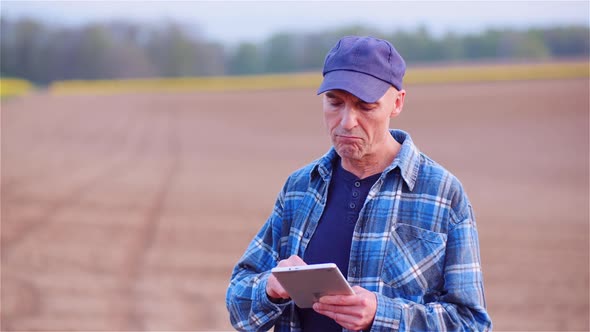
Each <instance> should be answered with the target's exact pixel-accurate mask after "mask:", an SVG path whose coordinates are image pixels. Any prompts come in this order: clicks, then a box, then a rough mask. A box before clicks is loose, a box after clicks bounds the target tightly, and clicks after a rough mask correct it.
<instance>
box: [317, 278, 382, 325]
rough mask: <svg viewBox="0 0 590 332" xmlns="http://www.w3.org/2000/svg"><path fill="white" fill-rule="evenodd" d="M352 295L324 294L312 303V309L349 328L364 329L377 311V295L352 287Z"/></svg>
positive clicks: (370, 322)
mask: <svg viewBox="0 0 590 332" xmlns="http://www.w3.org/2000/svg"><path fill="white" fill-rule="evenodd" d="M352 289H353V290H354V292H355V293H356V294H354V295H326V296H322V297H321V298H320V301H319V302H316V303H314V305H313V309H314V310H315V311H316V312H318V313H320V314H322V315H325V316H328V317H330V318H332V319H333V320H335V321H336V323H338V324H340V325H342V327H344V328H347V329H349V330H355V331H356V330H364V329H366V328H368V327H369V326H371V324H372V323H373V319H374V318H375V312H376V311H377V297H376V296H375V294H373V293H372V292H370V291H368V290H366V289H364V288H362V287H359V286H354V287H352Z"/></svg>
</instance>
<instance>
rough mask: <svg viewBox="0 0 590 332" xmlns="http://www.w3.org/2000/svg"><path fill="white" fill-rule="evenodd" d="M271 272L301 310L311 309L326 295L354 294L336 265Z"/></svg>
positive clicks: (287, 267)
mask: <svg viewBox="0 0 590 332" xmlns="http://www.w3.org/2000/svg"><path fill="white" fill-rule="evenodd" d="M271 272H272V274H273V275H274V276H275V277H276V278H277V280H278V281H279V283H280V284H281V286H283V288H285V290H286V291H287V292H288V293H289V295H290V296H291V298H292V299H293V301H295V304H296V305H297V306H298V307H300V308H311V307H312V305H313V303H314V302H317V301H318V300H319V298H320V297H322V296H324V295H352V294H354V291H353V290H352V288H351V287H350V285H349V284H348V282H347V281H346V279H345V278H344V276H343V275H342V273H340V270H339V269H338V266H336V264H334V263H326V264H311V265H301V266H286V267H275V268H274V269H272V270H271Z"/></svg>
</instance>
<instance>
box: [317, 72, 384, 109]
mask: <svg viewBox="0 0 590 332" xmlns="http://www.w3.org/2000/svg"><path fill="white" fill-rule="evenodd" d="M391 86H392V85H391V84H389V83H387V82H385V81H382V80H380V79H378V78H376V77H374V76H371V75H367V74H363V73H359V72H356V71H350V70H335V71H331V72H328V73H326V74H325V75H324V81H323V82H322V85H320V88H319V89H318V92H317V93H318V95H319V94H321V93H324V92H326V91H329V90H344V91H347V92H349V93H352V94H353V95H355V96H356V97H357V98H359V99H361V100H362V101H364V102H367V103H374V102H376V101H377V100H379V99H380V98H381V97H383V95H384V94H385V92H387V90H388V89H389V88H390V87H391Z"/></svg>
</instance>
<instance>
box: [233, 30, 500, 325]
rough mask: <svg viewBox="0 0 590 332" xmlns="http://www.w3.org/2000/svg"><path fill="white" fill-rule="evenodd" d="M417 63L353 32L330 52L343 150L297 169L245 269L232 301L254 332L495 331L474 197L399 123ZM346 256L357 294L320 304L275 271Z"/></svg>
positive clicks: (330, 125)
mask: <svg viewBox="0 0 590 332" xmlns="http://www.w3.org/2000/svg"><path fill="white" fill-rule="evenodd" d="M404 73H405V62H404V60H403V59H402V57H401V56H400V55H399V54H398V52H397V51H396V50H395V48H394V47H393V45H391V44H390V43H389V42H387V41H385V40H380V39H376V38H372V37H344V38H342V39H341V40H340V41H339V42H338V43H337V44H336V46H334V48H332V50H330V52H329V53H328V55H327V56H326V60H325V64H324V70H323V74H324V80H323V82H322V84H321V86H320V88H319V90H318V94H322V93H323V110H324V118H325V123H326V126H327V129H328V132H329V134H330V137H331V140H332V144H333V148H332V149H331V150H330V151H329V152H328V153H327V154H326V155H324V156H323V157H322V158H320V159H318V160H316V161H314V162H312V163H311V164H309V165H307V166H306V167H304V168H302V169H300V170H298V171H296V172H294V173H293V174H292V175H291V176H290V177H289V178H288V180H287V182H286V183H285V185H284V187H283V189H282V191H281V192H280V194H279V197H278V199H277V201H276V204H275V208H274V211H273V212H272V215H271V216H270V218H269V219H268V220H267V222H266V223H265V224H264V225H263V227H262V229H261V230H260V231H259V233H258V234H257V235H256V237H255V238H254V240H253V241H252V242H251V243H250V245H249V246H248V248H247V250H246V252H245V253H244V255H243V256H242V258H241V259H240V261H239V262H238V263H237V265H236V267H235V268H234V271H233V274H232V277H231V282H230V285H229V288H228V291H227V298H226V304H227V308H228V310H229V312H230V318H231V321H232V324H233V325H234V327H235V328H236V329H238V330H243V331H258V330H267V329H270V328H271V327H273V326H274V327H275V331H301V330H303V331H342V329H343V328H344V329H347V330H367V331H368V330H370V331H396V330H402V331H410V330H411V331H442V330H469V331H484V330H490V329H491V320H490V318H489V316H488V314H487V312H486V309H485V300H484V292H483V282H482V273H481V267H480V258H479V244H478V238H477V231H476V227H475V219H474V216H473V213H472V210H471V205H470V202H469V200H468V199H467V197H466V195H465V193H464V191H463V188H462V186H461V184H460V183H459V181H458V180H457V179H456V178H455V177H454V176H453V175H452V174H450V173H449V172H448V171H447V170H445V169H444V168H442V167H441V166H440V165H438V164H437V163H435V162H434V161H432V160H431V159H429V158H428V157H426V156H425V155H424V154H422V153H420V152H419V151H418V149H417V148H416V146H415V145H414V144H413V143H412V140H411V138H410V136H409V135H408V134H407V133H405V132H403V131H400V130H391V131H390V130H389V120H390V119H391V118H394V117H396V116H397V115H399V114H400V112H401V111H402V108H403V105H404V98H405V95H406V92H405V91H404V90H403V89H402V78H403V76H404ZM326 262H334V263H336V264H337V265H338V267H339V268H340V270H341V272H342V273H343V274H344V276H346V277H347V279H348V281H349V283H350V284H351V285H353V289H354V291H355V294H354V295H346V296H342V295H341V296H324V297H322V298H320V300H319V302H317V303H315V304H314V306H313V309H300V308H298V307H297V306H295V305H294V303H293V301H291V300H290V297H289V294H288V293H287V292H286V291H285V290H284V289H283V288H282V287H281V285H280V284H279V283H278V282H277V280H276V279H275V277H274V276H273V275H272V274H270V270H271V269H272V268H273V267H275V266H296V265H305V264H312V263H326Z"/></svg>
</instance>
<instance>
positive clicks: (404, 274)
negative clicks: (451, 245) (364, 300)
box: [381, 224, 447, 298]
mask: <svg viewBox="0 0 590 332" xmlns="http://www.w3.org/2000/svg"><path fill="white" fill-rule="evenodd" d="M446 243H447V235H446V234H442V233H437V232H433V231H429V230H425V229H422V228H419V227H415V226H411V225H407V224H396V225H395V226H394V230H393V231H392V232H391V233H390V234H389V239H388V242H387V248H386V253H385V257H384V262H383V271H382V274H381V277H382V280H383V282H384V283H385V285H386V288H389V290H390V292H387V293H391V294H390V296H402V297H406V298H408V297H415V296H418V297H420V298H421V297H422V296H424V295H426V294H427V293H437V291H438V290H440V289H441V288H442V285H443V284H444V282H443V272H444V259H445V248H446Z"/></svg>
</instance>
